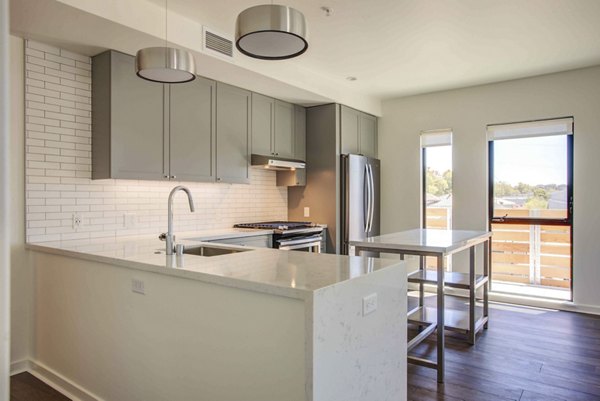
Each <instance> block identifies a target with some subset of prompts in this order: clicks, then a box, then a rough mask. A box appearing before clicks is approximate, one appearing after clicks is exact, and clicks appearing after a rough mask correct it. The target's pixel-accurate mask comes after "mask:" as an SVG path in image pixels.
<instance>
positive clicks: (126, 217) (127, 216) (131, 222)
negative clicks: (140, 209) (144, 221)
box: [123, 213, 137, 228]
mask: <svg viewBox="0 0 600 401" xmlns="http://www.w3.org/2000/svg"><path fill="white" fill-rule="evenodd" d="M123 227H124V228H135V227H137V216H136V215H135V213H124V214H123Z"/></svg>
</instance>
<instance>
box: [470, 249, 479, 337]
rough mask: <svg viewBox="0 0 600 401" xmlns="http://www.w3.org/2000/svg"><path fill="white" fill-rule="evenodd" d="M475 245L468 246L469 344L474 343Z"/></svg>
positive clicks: (475, 334)
mask: <svg viewBox="0 0 600 401" xmlns="http://www.w3.org/2000/svg"><path fill="white" fill-rule="evenodd" d="M475 302H476V299H475V245H473V246H472V247H470V248H469V344H471V345H475V338H476V336H477V333H475Z"/></svg>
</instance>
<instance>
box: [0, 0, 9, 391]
mask: <svg viewBox="0 0 600 401" xmlns="http://www.w3.org/2000/svg"><path fill="white" fill-rule="evenodd" d="M8 44H9V37H8V1H7V0H0V401H8V399H9V361H10V353H9V349H10V257H9V249H8V235H9V223H8V213H9V210H8V207H9V204H8V199H9V194H10V191H9V169H8V168H9V163H8V153H9V152H8V138H9V123H8V118H9V104H10V98H9V84H8V83H9V80H8V77H9V72H8V69H9V63H8V57H9V52H8Z"/></svg>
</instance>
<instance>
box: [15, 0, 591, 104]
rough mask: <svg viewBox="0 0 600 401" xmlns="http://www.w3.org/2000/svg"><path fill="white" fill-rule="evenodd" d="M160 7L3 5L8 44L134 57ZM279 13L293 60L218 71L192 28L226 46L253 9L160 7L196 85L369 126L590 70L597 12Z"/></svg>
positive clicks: (350, 7) (454, 1) (446, 1)
mask: <svg viewBox="0 0 600 401" xmlns="http://www.w3.org/2000/svg"><path fill="white" fill-rule="evenodd" d="M164 1H165V0H11V3H10V7H11V16H10V18H11V32H12V33H13V34H16V35H19V36H22V37H25V38H32V39H35V40H40V41H44V42H46V43H50V44H54V45H57V46H60V47H62V48H65V49H67V50H72V51H77V52H80V53H82V54H87V55H90V56H92V55H95V54H98V53H99V52H101V51H103V50H105V49H115V50H119V51H122V52H125V53H129V54H135V52H136V51H137V50H138V49H140V48H142V47H147V46H156V45H157V43H162V40H164V34H165V29H164V17H165V15H164ZM281 2H282V3H283V4H285V5H290V6H292V7H295V8H297V9H299V10H300V11H302V12H303V13H304V14H305V16H306V19H307V24H308V30H309V43H310V46H309V48H308V51H307V52H306V53H305V54H303V55H302V56H300V57H297V58H295V59H291V60H284V61H264V60H256V59H252V58H249V57H246V56H243V55H242V54H240V53H239V52H236V54H235V55H234V59H233V60H229V61H224V60H223V59H220V58H218V57H214V56H211V55H209V54H207V53H205V52H204V51H203V49H202V43H201V42H202V39H201V38H202V27H203V26H204V27H208V28H211V29H212V30H214V31H217V32H219V33H222V34H225V35H227V36H230V37H233V32H234V26H235V18H236V16H237V15H238V13H239V12H240V11H242V10H244V9H245V8H247V7H251V6H253V5H257V4H261V3H263V0H226V1H215V0H168V5H169V18H168V20H169V29H168V34H169V40H170V41H171V42H172V43H174V44H175V45H177V46H181V47H185V48H187V49H189V50H190V51H192V52H193V53H194V56H195V57H196V62H197V70H198V74H200V75H203V76H206V77H208V78H211V79H215V80H219V81H223V82H227V83H230V84H232V85H237V86H241V87H244V88H246V89H249V90H253V91H256V92H259V93H264V94H266V95H269V96H273V97H276V98H279V99H282V100H287V101H291V102H295V103H299V104H304V105H307V106H308V105H313V104H323V103H328V102H339V103H343V104H346V105H348V106H351V107H354V108H357V109H359V110H363V111H366V112H369V113H372V114H375V115H380V113H381V101H382V99H387V98H393V97H400V96H408V95H413V94H419V93H428V92H434V91H441V90H447V89H454V88H460V87H467V86H473V85H479V84H485V83H492V82H499V81H505V80H510V79H516V78H524V77H529V76H535V75H541V74H547V73H552V72H558V71H564V70H570V69H576V68H582V67H587V66H592V65H600V23H599V22H600V0H281ZM264 3H268V1H264ZM324 6H325V7H330V8H331V10H332V11H331V15H330V16H327V15H326V13H325V12H324V11H323V10H322V9H321V7H324ZM347 77H356V78H357V80H355V81H349V80H347V79H346V78H347Z"/></svg>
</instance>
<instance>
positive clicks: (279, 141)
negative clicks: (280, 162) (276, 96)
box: [273, 100, 294, 158]
mask: <svg viewBox="0 0 600 401" xmlns="http://www.w3.org/2000/svg"><path fill="white" fill-rule="evenodd" d="M274 125H275V138H274V141H273V142H274V145H275V146H274V149H275V155H276V156H280V157H288V158H293V157H294V105H293V104H291V103H286V102H282V101H280V100H275V124H274Z"/></svg>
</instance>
